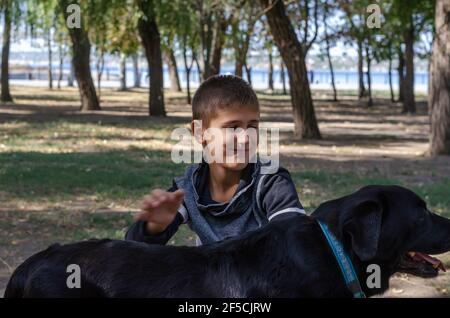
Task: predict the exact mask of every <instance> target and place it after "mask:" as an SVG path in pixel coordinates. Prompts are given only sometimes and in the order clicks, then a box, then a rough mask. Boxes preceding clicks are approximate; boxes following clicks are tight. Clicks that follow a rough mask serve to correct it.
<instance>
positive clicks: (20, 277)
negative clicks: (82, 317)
mask: <svg viewBox="0 0 450 318" xmlns="http://www.w3.org/2000/svg"><path fill="white" fill-rule="evenodd" d="M108 241H110V240H96V239H92V240H89V241H85V242H81V244H83V245H85V246H84V247H85V248H86V249H89V248H94V247H97V246H99V245H101V244H103V243H105V242H108ZM79 244H80V243H77V245H79ZM71 245H75V244H69V245H65V246H62V245H60V244H53V245H50V246H49V247H48V248H47V249H45V250H43V251H41V252H38V253H36V254H34V255H33V256H31V257H30V258H28V259H26V260H25V262H23V263H22V264H21V265H20V266H18V267H17V268H16V270H15V271H14V273H13V275H12V276H11V278H10V280H9V282H8V285H7V286H6V290H5V294H4V297H5V298H23V297H30V296H31V297H34V296H39V295H34V296H33V294H31V295H30V294H29V292H28V291H26V290H25V289H26V288H27V286H29V283H30V280H31V279H32V277H33V275H35V274H36V273H38V272H40V273H39V274H41V273H42V272H43V271H48V272H49V276H51V273H50V269H47V267H48V263H47V259H48V258H49V257H50V255H51V254H54V253H59V252H60V250H61V248H62V247H64V248H67V247H70V246H71ZM48 278H49V279H50V281H51V280H52V278H53V277H48ZM40 283H42V284H45V282H40ZM67 290H68V289H65V291H67ZM59 293H60V292H59V291H58V292H56V293H55V294H59ZM63 295H64V294H60V297H64V296H63ZM72 296H76V295H72Z"/></svg>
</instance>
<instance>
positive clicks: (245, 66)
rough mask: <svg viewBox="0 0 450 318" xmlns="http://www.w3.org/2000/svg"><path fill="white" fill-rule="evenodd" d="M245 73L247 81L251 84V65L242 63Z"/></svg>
mask: <svg viewBox="0 0 450 318" xmlns="http://www.w3.org/2000/svg"><path fill="white" fill-rule="evenodd" d="M244 68H245V74H246V75H247V82H248V83H249V84H250V86H251V85H252V67H251V66H250V67H248V65H247V63H245V64H244Z"/></svg>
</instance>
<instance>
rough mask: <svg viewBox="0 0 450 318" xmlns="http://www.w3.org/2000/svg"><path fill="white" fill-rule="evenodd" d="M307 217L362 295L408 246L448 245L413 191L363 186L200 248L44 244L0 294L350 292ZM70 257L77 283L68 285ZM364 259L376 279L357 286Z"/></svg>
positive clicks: (446, 231) (435, 248)
mask: <svg viewBox="0 0 450 318" xmlns="http://www.w3.org/2000/svg"><path fill="white" fill-rule="evenodd" d="M316 219H319V220H321V221H323V222H325V223H326V224H328V226H329V228H330V230H331V231H332V232H333V233H334V235H335V236H336V237H337V238H338V239H339V240H341V242H343V244H344V246H345V249H346V250H347V252H348V253H349V255H350V257H351V259H352V261H353V263H354V266H355V268H356V271H357V274H358V276H359V279H360V282H361V285H362V288H363V290H364V292H365V293H366V295H368V296H370V295H374V294H378V293H381V292H383V291H385V290H386V289H387V288H388V283H389V277H390V276H391V275H392V274H393V273H394V272H395V271H396V266H397V265H398V262H399V260H400V257H401V256H402V255H404V253H406V252H407V251H418V252H423V253H430V254H439V253H443V252H446V251H448V250H450V220H448V219H445V218H443V217H440V216H438V215H436V214H433V213H431V212H429V211H428V210H427V209H426V205H425V203H424V202H423V201H422V200H421V199H420V198H419V197H418V196H417V195H416V194H414V193H413V192H411V191H410V190H407V189H405V188H402V187H397V186H369V187H364V188H362V189H361V190H359V191H357V192H355V193H353V194H351V195H348V196H345V197H342V198H340V199H337V200H333V201H329V202H326V203H324V204H322V205H321V206H320V207H319V208H318V209H317V210H316V211H315V212H314V213H313V215H312V216H310V217H308V216H302V215H297V216H293V217H289V218H285V219H282V220H279V221H274V222H271V223H270V224H268V225H267V226H265V227H263V228H261V229H259V230H256V231H253V232H249V233H247V234H244V235H242V236H240V237H237V238H233V239H228V240H225V241H222V242H219V243H215V244H210V245H205V246H201V247H171V246H159V245H148V244H144V243H137V242H129V241H118V240H115V241H113V240H90V241H85V242H80V243H75V244H68V245H64V246H60V245H53V246H51V247H49V248H48V249H47V250H45V251H42V252H40V253H38V254H35V255H34V256H32V257H30V258H29V259H28V260H26V261H25V262H24V263H23V264H22V265H20V266H19V267H18V268H17V269H16V271H15V272H14V274H13V276H12V278H11V279H10V282H9V284H8V287H7V289H6V293H5V297H352V294H351V293H350V292H349V290H348V289H347V287H346V285H345V283H344V280H343V277H342V274H341V272H340V269H339V267H338V265H337V262H336V260H335V257H334V255H333V253H332V252H331V250H330V247H329V246H328V243H327V242H326V240H325V238H324V236H323V233H322V232H321V229H320V227H319V226H318V224H317V222H316ZM69 264H78V265H79V266H80V268H81V288H79V289H76V288H75V289H69V288H68V287H67V286H66V279H67V277H68V276H69V274H68V273H67V272H66V269H67V266H68V265H69ZM368 264H378V265H379V266H380V268H381V287H380V288H378V289H369V288H368V287H367V286H366V279H367V275H368V274H366V268H367V265H368Z"/></svg>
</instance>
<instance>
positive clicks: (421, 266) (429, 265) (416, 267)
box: [397, 252, 445, 278]
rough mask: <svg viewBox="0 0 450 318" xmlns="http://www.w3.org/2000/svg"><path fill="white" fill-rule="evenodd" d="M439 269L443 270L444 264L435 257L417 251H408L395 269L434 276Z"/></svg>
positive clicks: (416, 274)
mask: <svg viewBox="0 0 450 318" xmlns="http://www.w3.org/2000/svg"><path fill="white" fill-rule="evenodd" d="M439 270H442V271H444V272H445V266H444V264H443V263H442V262H441V261H440V260H438V259H437V258H435V257H432V256H430V255H427V254H423V253H419V252H408V253H406V254H405V255H403V257H402V258H401V260H400V263H399V265H398V269H397V271H399V272H402V273H407V274H412V275H415V276H419V277H423V278H430V277H436V276H437V275H438V274H439Z"/></svg>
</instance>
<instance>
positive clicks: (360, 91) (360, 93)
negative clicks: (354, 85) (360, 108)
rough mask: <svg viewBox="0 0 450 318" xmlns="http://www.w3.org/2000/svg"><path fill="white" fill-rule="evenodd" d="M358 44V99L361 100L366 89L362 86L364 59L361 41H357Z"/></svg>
mask: <svg viewBox="0 0 450 318" xmlns="http://www.w3.org/2000/svg"><path fill="white" fill-rule="evenodd" d="M357 44H358V79H359V85H358V98H359V99H361V98H363V97H364V96H365V95H366V87H365V86H364V70H363V67H364V57H363V42H362V40H360V39H358V40H357Z"/></svg>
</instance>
